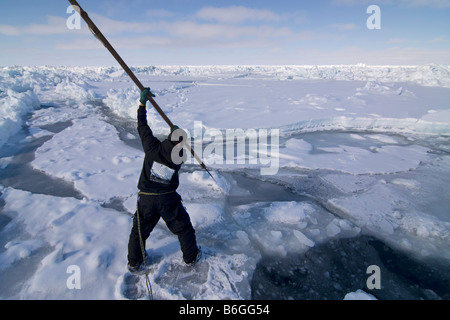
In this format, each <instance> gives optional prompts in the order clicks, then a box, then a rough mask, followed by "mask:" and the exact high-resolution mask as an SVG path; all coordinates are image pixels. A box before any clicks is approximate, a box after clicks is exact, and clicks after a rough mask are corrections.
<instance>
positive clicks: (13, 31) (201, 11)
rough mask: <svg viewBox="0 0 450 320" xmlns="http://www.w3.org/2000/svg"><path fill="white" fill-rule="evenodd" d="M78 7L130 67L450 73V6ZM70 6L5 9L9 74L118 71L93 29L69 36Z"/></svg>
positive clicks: (0, 4)
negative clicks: (31, 68)
mask: <svg viewBox="0 0 450 320" xmlns="http://www.w3.org/2000/svg"><path fill="white" fill-rule="evenodd" d="M79 3H80V5H81V6H82V7H83V8H84V9H85V10H86V11H87V12H88V13H89V15H90V17H91V18H92V20H93V21H94V22H95V23H96V24H97V26H98V27H99V29H100V30H101V31H102V32H103V33H104V35H105V36H106V37H107V38H108V40H109V41H110V42H111V44H112V45H113V46H114V47H115V48H116V50H117V51H118V52H119V54H121V56H122V57H123V59H124V60H125V61H126V62H127V63H128V64H130V65H205V64H215V65H236V64H240V65H242V64H272V65H284V64H297V65H304V64H357V63H366V64H392V65H411V64H413V65H417V64H427V63H438V64H445V65H450V19H449V18H450V0H370V1H367V0H317V1H298V0H297V1H294V0H278V1H273V0H271V1H268V0H259V1H255V0H252V1H250V0H247V1H233V0H227V1H224V0H222V1H219V0H115V1H112V0H111V1H107V0H90V1H87V0H79ZM369 5H378V6H379V8H380V10H381V29H379V30H370V29H368V28H367V24H366V22H367V19H368V18H369V17H370V16H371V14H368V13H367V8H368V7H369ZM68 6H69V2H68V1H65V0H41V1H29V0H15V1H7V0H0V9H1V10H0V65H1V66H9V65H116V63H115V61H114V60H113V58H112V57H111V56H110V54H109V53H108V52H107V51H106V49H105V48H104V47H103V46H102V45H101V44H99V42H98V41H97V40H96V39H95V38H94V37H93V36H92V35H91V33H90V32H89V30H88V28H87V26H86V25H85V24H84V22H82V24H81V29H74V30H70V29H69V28H68V27H67V25H66V22H67V20H68V18H69V17H70V16H71V14H70V13H67V8H68Z"/></svg>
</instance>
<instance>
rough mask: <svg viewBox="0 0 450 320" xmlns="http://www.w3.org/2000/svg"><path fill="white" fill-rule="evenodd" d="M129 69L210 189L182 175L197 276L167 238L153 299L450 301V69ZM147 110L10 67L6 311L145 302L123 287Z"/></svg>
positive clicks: (84, 83) (140, 293)
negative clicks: (14, 306)
mask: <svg viewBox="0 0 450 320" xmlns="http://www.w3.org/2000/svg"><path fill="white" fill-rule="evenodd" d="M133 70H134V71H135V73H136V75H137V77H138V78H139V79H140V80H141V81H142V82H143V84H144V85H145V86H149V87H151V88H152V91H153V93H154V94H155V95H156V98H155V100H156V101H157V102H158V104H159V105H160V106H161V108H162V109H163V110H164V111H165V112H166V113H167V115H168V117H169V118H170V119H171V120H172V122H173V123H175V124H177V125H178V126H180V127H182V128H184V129H185V130H186V132H187V133H188V136H189V137H190V138H191V144H192V146H193V148H194V150H195V151H196V153H197V154H199V155H200V157H201V158H202V159H203V160H204V161H205V163H206V165H207V166H208V167H209V169H210V170H211V173H212V175H213V177H214V180H213V179H211V177H210V176H209V175H208V174H207V173H206V172H204V171H202V170H201V168H200V167H199V166H198V164H197V163H196V161H195V159H191V158H188V161H187V162H186V164H185V166H184V167H183V168H184V169H183V170H182V172H181V174H180V188H179V190H178V191H179V193H180V194H181V196H182V197H183V201H184V202H183V203H184V205H185V207H186V209H187V211H188V212H189V214H190V216H191V220H192V223H193V225H194V227H195V229H196V233H197V237H198V241H199V244H200V245H201V246H202V248H203V251H204V255H203V260H202V261H201V262H200V263H199V264H198V265H197V266H196V267H195V268H193V269H189V268H187V267H186V266H184V265H183V263H182V259H181V253H180V250H179V244H178V241H177V238H176V237H175V236H173V235H172V234H171V233H170V232H169V231H168V230H167V228H166V227H165V225H164V223H163V222H160V223H159V224H158V225H157V227H156V228H155V230H154V232H153V233H152V234H151V236H150V239H149V240H148V241H147V254H148V256H149V258H148V263H149V270H150V282H151V284H152V289H153V294H154V297H155V298H156V299H251V298H264V299H308V298H310V299H330V298H331V299H332V298H337V299H370V300H371V299H393V298H400V299H401V298H407V299H417V298H423V299H437V298H444V299H448V298H450V292H449V290H448V288H449V287H450V286H446V284H448V283H449V281H450V278H449V274H448V272H447V271H446V269H445V268H440V266H442V265H448V262H449V260H450V215H449V211H448V208H450V191H449V188H448V181H447V180H446V179H447V177H448V176H449V174H450V141H449V136H450V69H449V68H448V67H446V66H440V65H434V64H430V65H425V66H366V65H354V66H160V67H135V68H133ZM138 99H139V91H138V89H137V88H136V87H135V85H134V84H133V83H132V82H131V80H130V79H129V78H128V76H127V75H126V74H125V73H124V72H123V71H122V70H121V69H119V68H117V67H67V68H66V67H4V68H0V148H1V149H0V196H1V197H0V212H1V215H0V271H1V275H0V286H1V288H2V290H1V292H0V298H1V299H19V298H20V299H145V298H146V294H147V292H146V287H145V281H144V278H143V277H132V276H130V275H129V274H128V273H127V272H126V264H127V260H126V255H127V242H128V236H129V231H130V229H131V224H132V215H133V213H134V211H135V207H136V198H137V192H138V190H137V189H136V185H137V181H138V177H139V174H140V170H141V168H142V161H143V156H144V155H143V152H142V148H141V146H140V141H139V139H138V136H137V132H136V119H135V118H136V111H137V106H138ZM148 121H149V124H150V126H151V128H152V130H153V131H154V133H155V135H156V136H158V137H159V138H164V137H165V136H167V134H168V133H169V129H168V127H167V125H166V124H165V122H164V121H163V120H162V119H161V117H160V116H159V115H158V113H157V112H156V111H155V110H154V109H152V108H151V106H150V105H148ZM239 143H241V144H242V143H243V144H244V145H243V147H242V145H239ZM230 145H231V146H232V147H231V148H230V147H228V146H230ZM241 147H242V148H241ZM380 243H382V245H381V244H380ZM387 254H389V256H388V258H385V257H386V255H387ZM334 255H335V256H334ZM404 255H405V256H406V257H407V258H402V259H400V258H398V257H403V256H404ZM345 257H347V259H346V258H345ZM397 258H398V260H396V259H397ZM339 259H342V260H339ZM405 259H406V260H405ZM408 259H410V260H408ZM338 260H339V261H341V262H339V264H336V261H338ZM333 261H334V263H333ZM392 261H394V262H395V263H393V262H392ZM399 261H408V263H405V262H403V264H402V263H401V262H399ZM374 264H375V265H379V266H380V268H381V279H382V289H380V290H377V289H372V290H370V289H369V288H368V287H367V285H366V280H367V278H368V277H369V275H368V274H366V268H367V267H368V266H370V265H374ZM74 266H75V269H74ZM411 266H413V267H411ZM406 269H408V270H406ZM74 270H75V271H74ZM77 270H78V271H79V272H80V274H79V278H78V279H77V278H74V277H75V274H73V272H76V271H77ZM402 270H403V271H402ZM410 274H413V275H414V276H410ZM383 276H384V278H383ZM421 277H422V278H421ZM435 277H438V278H435ZM439 277H440V278H439ZM383 279H384V280H386V281H383ZM411 279H416V281H415V282H414V281H413V280H411ZM417 279H418V280H417ZM431 280H433V281H431ZM435 280H436V281H435ZM77 281H78V282H77ZM411 281H413V282H411ZM75 282H77V284H78V285H79V286H78V287H77V286H75V287H74V286H72V285H73V284H74V283H75ZM330 290H331V291H332V293H330V292H331V291H330Z"/></svg>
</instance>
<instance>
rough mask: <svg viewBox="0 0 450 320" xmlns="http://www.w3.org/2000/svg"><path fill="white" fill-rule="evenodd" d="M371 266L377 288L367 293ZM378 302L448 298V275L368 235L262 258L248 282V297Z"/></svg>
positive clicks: (445, 270)
mask: <svg viewBox="0 0 450 320" xmlns="http://www.w3.org/2000/svg"><path fill="white" fill-rule="evenodd" d="M371 265H375V266H378V267H379V268H380V273H379V275H380V284H381V288H380V289H369V288H368V286H367V280H368V278H369V277H370V276H371V275H372V274H373V273H372V272H369V273H367V268H368V267H369V266H371ZM359 289H361V290H364V291H365V292H367V293H369V294H371V295H373V296H375V297H376V298H377V299H380V300H422V299H424V300H440V299H450V270H449V269H448V266H446V265H445V264H444V263H443V262H438V261H435V260H417V259H415V258H413V257H411V256H408V255H406V254H404V253H403V252H400V251H398V250H395V249H393V248H391V247H389V246H387V245H386V244H385V243H383V242H382V241H380V240H378V239H376V238H374V237H370V236H358V237H355V238H349V239H338V240H332V241H329V242H327V243H324V244H321V245H318V246H316V247H314V248H311V249H310V250H308V251H307V252H306V253H305V254H302V255H290V256H288V257H286V258H281V259H280V258H278V257H277V258H271V257H264V258H263V259H262V260H261V261H260V262H259V263H258V265H257V267H256V270H255V272H254V275H253V279H252V298H253V299H258V300H260V299H262V300H265V299H268V300H288V299H289V300H290V299H294V300H342V299H344V297H345V295H346V294H347V293H349V292H354V291H357V290H359Z"/></svg>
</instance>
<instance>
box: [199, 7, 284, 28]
mask: <svg viewBox="0 0 450 320" xmlns="http://www.w3.org/2000/svg"><path fill="white" fill-rule="evenodd" d="M196 17H197V18H200V19H204V20H212V21H217V22H220V23H229V24H237V23H243V22H246V21H253V22H254V21H263V22H278V21H280V20H281V17H280V16H279V15H278V14H276V13H274V12H272V11H270V10H265V9H251V8H246V7H243V6H231V7H227V8H215V7H205V8H203V9H200V10H199V11H198V12H197V13H196Z"/></svg>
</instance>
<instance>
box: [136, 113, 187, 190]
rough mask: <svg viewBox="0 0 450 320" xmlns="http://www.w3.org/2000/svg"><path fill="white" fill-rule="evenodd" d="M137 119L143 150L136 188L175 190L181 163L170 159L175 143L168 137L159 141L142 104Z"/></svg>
mask: <svg viewBox="0 0 450 320" xmlns="http://www.w3.org/2000/svg"><path fill="white" fill-rule="evenodd" d="M137 119H138V128H137V129H138V132H139V136H140V138H141V142H142V147H143V148H144V152H145V159H144V164H143V167H142V172H141V176H140V178H139V183H138V189H139V190H140V191H142V192H148V193H156V194H164V193H168V192H174V191H176V189H177V188H178V185H179V179H178V172H179V170H180V168H181V165H176V164H175V163H173V161H172V159H171V155H172V150H173V148H174V147H175V145H174V144H173V143H172V142H170V141H169V140H168V139H165V140H164V141H162V142H161V141H159V140H158V139H157V138H156V137H155V136H154V135H153V132H152V130H151V129H150V127H149V126H148V123H147V110H146V108H145V107H144V106H140V107H139V109H138V115H137ZM181 152H183V151H181Z"/></svg>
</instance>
